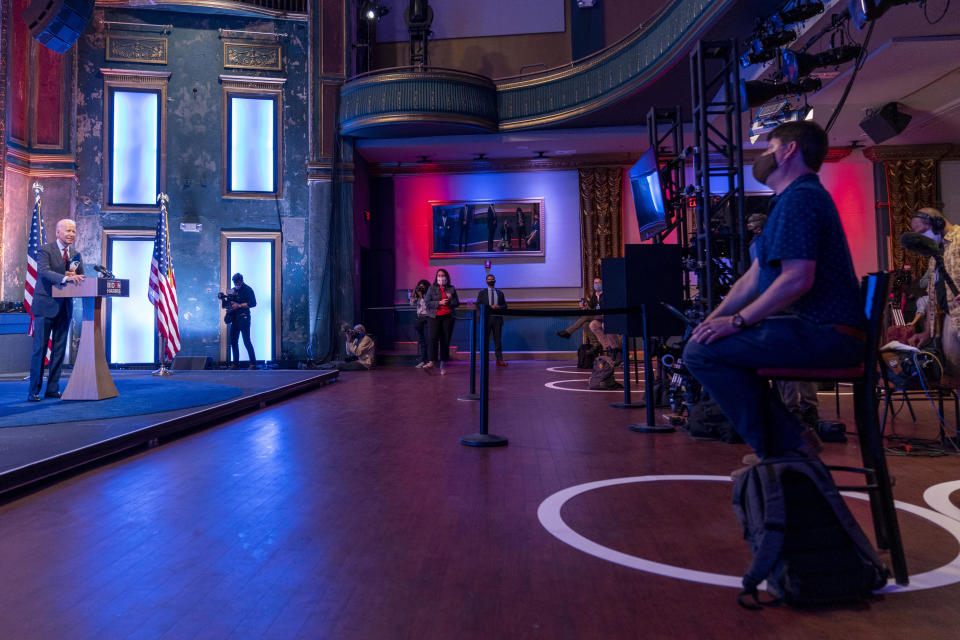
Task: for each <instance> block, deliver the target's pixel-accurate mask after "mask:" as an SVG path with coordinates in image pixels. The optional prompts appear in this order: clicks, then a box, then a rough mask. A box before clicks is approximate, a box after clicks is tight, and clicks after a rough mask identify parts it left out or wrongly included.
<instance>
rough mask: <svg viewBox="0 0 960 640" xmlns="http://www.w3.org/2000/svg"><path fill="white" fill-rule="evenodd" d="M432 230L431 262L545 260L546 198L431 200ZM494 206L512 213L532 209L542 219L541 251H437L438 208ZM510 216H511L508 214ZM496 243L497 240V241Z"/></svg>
mask: <svg viewBox="0 0 960 640" xmlns="http://www.w3.org/2000/svg"><path fill="white" fill-rule="evenodd" d="M428 202H429V204H430V228H429V230H428V232H429V238H428V245H427V246H429V247H430V256H429V257H430V259H431V260H438V259H439V260H445V259H461V258H467V259H476V258H543V257H544V256H545V255H546V254H545V249H546V224H545V221H546V208H545V206H544V198H503V199H497V200H430V201H428ZM491 204H492V205H493V206H494V209H496V210H498V211H499V210H501V209H503V210H506V209H509V210H510V211H511V212H512V211H513V210H514V209H516V207H518V206H523V207H524V208H530V209H531V210H532V211H531V214H536V215H538V216H539V217H540V249H539V250H537V251H526V250H518V251H504V250H500V251H447V252H443V251H437V250H436V247H435V246H434V240H435V238H434V210H435V208H436V207H446V206H457V205H476V206H478V207H479V206H482V207H484V208H485V207H486V206H487V205H491ZM508 215H509V214H508ZM531 224H532V222H531ZM495 238H499V232H495ZM495 242H496V240H495Z"/></svg>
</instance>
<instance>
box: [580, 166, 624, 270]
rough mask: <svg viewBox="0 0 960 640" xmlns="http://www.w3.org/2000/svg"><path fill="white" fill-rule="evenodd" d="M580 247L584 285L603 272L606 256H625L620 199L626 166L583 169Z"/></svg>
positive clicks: (581, 174)
mask: <svg viewBox="0 0 960 640" xmlns="http://www.w3.org/2000/svg"><path fill="white" fill-rule="evenodd" d="M579 176H580V248H581V251H582V252H583V256H582V260H581V264H582V265H583V267H582V268H583V285H584V287H585V288H587V289H589V287H590V283H591V282H592V281H593V279H594V278H595V277H597V276H599V275H600V261H601V260H602V259H603V258H619V257H622V256H623V245H622V240H621V238H620V201H621V198H622V186H623V169H621V168H619V167H601V168H596V169H580V170H579Z"/></svg>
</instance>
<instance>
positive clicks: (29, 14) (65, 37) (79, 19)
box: [23, 0, 94, 53]
mask: <svg viewBox="0 0 960 640" xmlns="http://www.w3.org/2000/svg"><path fill="white" fill-rule="evenodd" d="M93 4H94V0H33V2H31V3H30V5H29V6H28V7H27V8H26V9H24V10H23V21H24V22H26V23H27V27H28V28H29V29H30V35H31V36H33V37H34V38H36V39H37V40H38V41H39V42H40V43H41V44H43V45H44V46H46V47H47V48H48V49H50V50H52V51H56V52H57V53H66V52H67V51H68V50H69V49H70V47H72V46H73V43H74V42H76V41H77V38H79V37H80V34H81V33H83V30H84V29H85V28H86V27H87V23H88V22H89V21H90V14H91V13H92V12H93Z"/></svg>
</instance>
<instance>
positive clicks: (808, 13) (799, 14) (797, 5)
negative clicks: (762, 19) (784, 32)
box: [777, 0, 823, 24]
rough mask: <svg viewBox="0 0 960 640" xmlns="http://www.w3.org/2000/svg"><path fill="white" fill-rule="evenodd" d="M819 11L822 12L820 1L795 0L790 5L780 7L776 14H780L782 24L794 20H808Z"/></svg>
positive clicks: (793, 21)
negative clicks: (805, 0)
mask: <svg viewBox="0 0 960 640" xmlns="http://www.w3.org/2000/svg"><path fill="white" fill-rule="evenodd" d="M821 13H823V3H822V2H804V0H796V2H794V3H793V5H792V6H791V7H789V8H783V9H781V10H780V11H779V12H778V14H777V15H779V16H780V20H782V21H783V22H784V24H793V23H795V22H803V21H804V20H809V19H810V18H812V17H814V16H816V15H820V14H821Z"/></svg>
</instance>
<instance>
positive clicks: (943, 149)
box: [863, 143, 960, 162]
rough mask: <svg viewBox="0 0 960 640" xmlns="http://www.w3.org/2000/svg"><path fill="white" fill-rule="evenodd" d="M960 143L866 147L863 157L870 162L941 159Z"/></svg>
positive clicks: (953, 151)
mask: <svg viewBox="0 0 960 640" xmlns="http://www.w3.org/2000/svg"><path fill="white" fill-rule="evenodd" d="M958 149H960V145H954V144H946V143H945V144H905V145H888V146H875V147H867V148H866V149H864V150H863V155H864V157H865V158H867V159H868V160H870V161H871V162H887V161H890V160H918V159H931V160H942V159H943V158H945V157H946V156H948V155H950V154H951V153H957V152H958Z"/></svg>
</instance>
